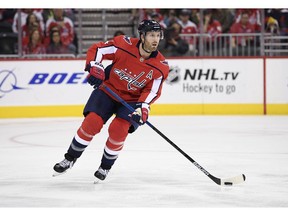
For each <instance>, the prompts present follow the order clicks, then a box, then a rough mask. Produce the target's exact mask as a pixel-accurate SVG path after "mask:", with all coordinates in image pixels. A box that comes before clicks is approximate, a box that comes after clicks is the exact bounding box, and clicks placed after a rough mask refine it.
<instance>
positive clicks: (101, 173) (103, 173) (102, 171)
mask: <svg viewBox="0 0 288 216" xmlns="http://www.w3.org/2000/svg"><path fill="white" fill-rule="evenodd" d="M108 173H109V170H105V169H102V168H101V167H99V169H98V170H97V171H96V172H95V173H94V176H95V177H96V178H97V179H96V180H95V183H97V182H98V181H99V180H101V181H103V180H104V179H105V178H106V177H107V175H108Z"/></svg>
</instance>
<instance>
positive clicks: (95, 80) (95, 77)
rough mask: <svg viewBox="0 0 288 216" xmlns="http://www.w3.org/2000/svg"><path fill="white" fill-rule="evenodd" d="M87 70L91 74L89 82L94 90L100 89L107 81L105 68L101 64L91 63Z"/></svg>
mask: <svg viewBox="0 0 288 216" xmlns="http://www.w3.org/2000/svg"><path fill="white" fill-rule="evenodd" d="M85 70H86V71H88V72H89V74H88V76H87V82H88V83H89V84H90V85H91V86H94V88H97V87H99V86H100V85H101V84H102V82H103V81H104V80H105V72H104V67H103V65H102V64H101V63H99V62H95V61H91V62H90V64H88V65H87V66H86V69H85Z"/></svg>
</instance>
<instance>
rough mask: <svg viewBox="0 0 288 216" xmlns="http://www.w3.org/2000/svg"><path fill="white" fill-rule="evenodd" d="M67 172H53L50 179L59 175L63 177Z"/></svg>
mask: <svg viewBox="0 0 288 216" xmlns="http://www.w3.org/2000/svg"><path fill="white" fill-rule="evenodd" d="M66 172H67V171H65V172H62V173H58V172H56V171H55V172H54V173H53V174H52V177H56V176H59V175H63V174H64V173H66Z"/></svg>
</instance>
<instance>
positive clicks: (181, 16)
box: [0, 9, 288, 56]
mask: <svg viewBox="0 0 288 216" xmlns="http://www.w3.org/2000/svg"><path fill="white" fill-rule="evenodd" d="M20 16H21V17H20V19H21V26H20V27H19V26H18V23H19V22H18V13H17V10H16V9H0V29H1V30H0V32H1V33H2V32H12V33H18V31H19V28H21V34H22V35H21V36H22V47H23V49H22V52H23V54H77V46H78V45H77V35H76V34H75V29H74V22H75V14H74V11H73V10H72V9H21V13H20ZM143 19H154V20H156V21H158V22H159V23H160V24H161V26H162V28H163V29H164V36H165V37H164V38H165V39H164V40H163V41H161V43H160V46H159V49H160V50H161V51H162V52H164V54H165V55H166V56H182V55H185V54H187V53H188V51H189V50H190V51H191V50H194V49H195V44H196V43H195V40H196V38H195V37H193V35H196V34H207V35H209V36H210V39H209V40H212V43H214V42H215V40H218V39H217V37H216V36H217V35H219V34H222V33H260V32H261V14H260V10H259V9H205V10H203V20H202V21H201V20H200V10H199V9H133V10H132V15H131V20H133V21H135V20H136V21H138V22H139V21H141V20H143ZM131 20H127V22H131ZM264 21H265V26H264V31H265V32H268V33H271V34H273V35H282V36H288V9H265V17H264ZM201 26H202V29H200V27H201ZM115 34H116V32H115ZM117 34H125V32H120V33H119V32H118V33H117ZM191 35H192V36H191ZM130 36H138V35H130ZM205 40H206V39H205V38H204V43H205ZM252 40H253V38H252V37H237V38H233V40H232V47H237V46H247V44H249V43H251V41H252ZM210 45H211V43H208V40H207V44H206V46H207V47H209V46H210ZM3 47H5V44H4V45H3ZM6 52H9V51H6ZM4 53H5V50H4ZM8 54H9V53H8Z"/></svg>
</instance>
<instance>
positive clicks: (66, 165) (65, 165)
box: [53, 158, 77, 176]
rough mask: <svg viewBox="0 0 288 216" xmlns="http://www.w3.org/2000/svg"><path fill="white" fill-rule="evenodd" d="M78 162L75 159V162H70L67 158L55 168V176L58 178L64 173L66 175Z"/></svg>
mask: <svg viewBox="0 0 288 216" xmlns="http://www.w3.org/2000/svg"><path fill="white" fill-rule="evenodd" d="M76 160H77V159H76V158H75V159H74V160H72V161H69V160H67V159H66V158H65V159H64V160H62V161H61V162H59V163H57V164H55V166H54V167H53V169H54V171H55V172H54V174H53V176H58V175H62V174H64V173H66V172H67V170H68V169H71V168H72V167H73V165H74V163H75V162H76Z"/></svg>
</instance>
